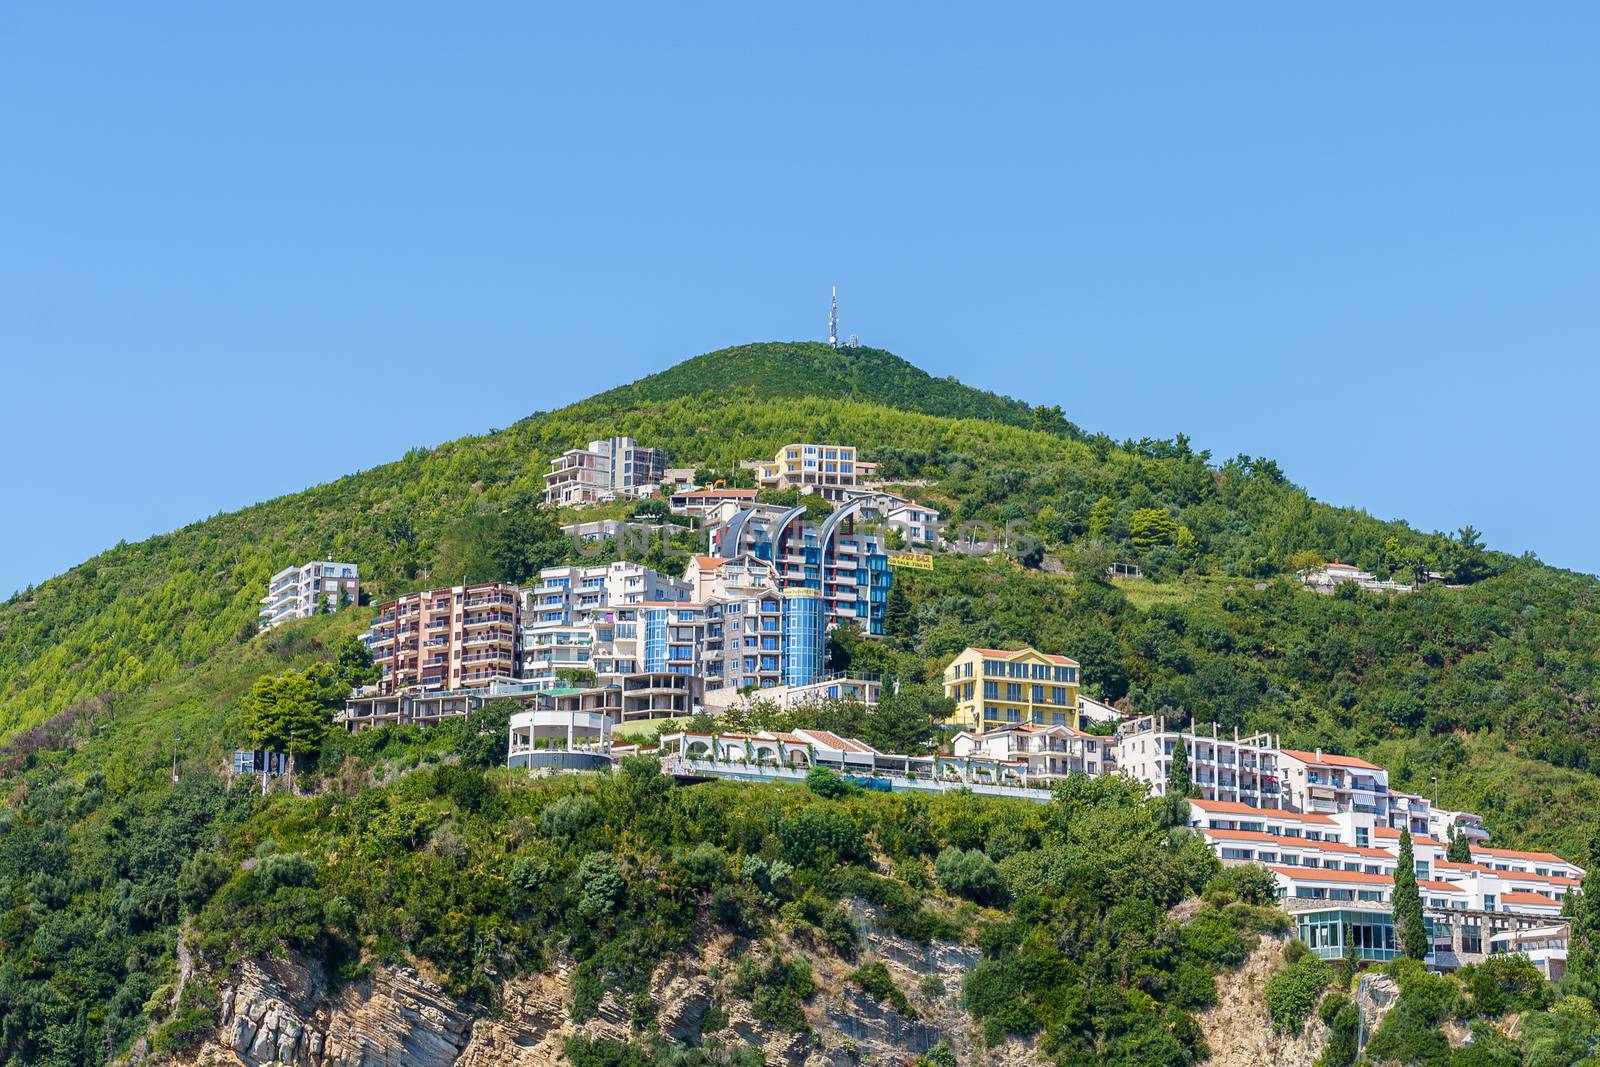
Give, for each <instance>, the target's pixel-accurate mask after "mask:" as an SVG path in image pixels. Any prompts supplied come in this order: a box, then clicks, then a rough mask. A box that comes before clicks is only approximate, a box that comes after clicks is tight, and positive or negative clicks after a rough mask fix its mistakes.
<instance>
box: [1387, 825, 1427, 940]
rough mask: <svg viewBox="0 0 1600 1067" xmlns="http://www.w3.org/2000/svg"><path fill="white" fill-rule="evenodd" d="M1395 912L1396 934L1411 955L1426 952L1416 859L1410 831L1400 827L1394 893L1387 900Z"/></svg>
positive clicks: (1425, 931) (1425, 927) (1424, 925)
mask: <svg viewBox="0 0 1600 1067" xmlns="http://www.w3.org/2000/svg"><path fill="white" fill-rule="evenodd" d="M1390 908H1391V910H1392V911H1393V913H1394V925H1395V937H1396V938H1397V939H1398V940H1399V942H1400V949H1401V951H1402V952H1404V953H1405V954H1406V956H1407V957H1408V958H1410V959H1414V960H1420V959H1423V958H1424V957H1426V956H1427V955H1428V929H1427V926H1426V924H1425V923H1424V922H1423V918H1422V893H1421V891H1420V890H1418V888H1417V860H1416V855H1415V853H1414V852H1413V850H1412V847H1411V831H1410V830H1401V831H1400V858H1399V859H1397V860H1396V861H1395V865H1394V894H1393V899H1392V900H1391V901H1390Z"/></svg>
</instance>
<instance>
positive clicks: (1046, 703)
mask: <svg viewBox="0 0 1600 1067" xmlns="http://www.w3.org/2000/svg"><path fill="white" fill-rule="evenodd" d="M944 695H945V696H947V697H949V698H950V699H951V700H953V701H955V704H956V710H955V714H954V715H952V716H951V717H950V718H949V720H947V721H948V722H950V723H952V724H954V725H958V726H961V727H963V728H965V729H969V730H993V729H997V728H999V727H1002V726H1007V725H1015V724H1017V723H1026V724H1029V725H1033V726H1070V727H1072V728H1073V729H1074V730H1076V729H1078V661H1077V660H1073V659H1068V658H1067V657H1066V656H1050V655H1046V654H1045V653H1043V652H1040V651H1038V650H1037V649H1032V648H1020V649H1017V650H1016V651H1013V652H1007V651H1005V650H1003V649H998V648H969V649H967V650H966V651H964V652H962V653H961V654H960V655H959V656H957V657H956V658H955V659H953V660H951V661H950V665H949V666H948V667H946V668H945V670H944Z"/></svg>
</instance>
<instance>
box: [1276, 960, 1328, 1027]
mask: <svg viewBox="0 0 1600 1067" xmlns="http://www.w3.org/2000/svg"><path fill="white" fill-rule="evenodd" d="M1330 977H1332V972H1331V971H1329V969H1328V965H1327V963H1326V962H1324V961H1323V960H1322V958H1321V957H1319V956H1314V955H1311V954H1310V953H1305V954H1303V955H1301V956H1300V957H1299V958H1298V959H1296V960H1295V961H1294V962H1293V963H1291V964H1289V965H1288V966H1287V967H1285V968H1284V969H1283V970H1281V971H1279V972H1278V973H1277V974H1275V975H1273V976H1272V977H1271V978H1270V979H1268V980H1267V987H1266V990H1265V996H1266V1002H1267V1016H1268V1018H1270V1019H1271V1020H1272V1028H1273V1029H1274V1030H1276V1031H1277V1032H1278V1033H1280V1034H1288V1035H1291V1036H1292V1035H1295V1034H1298V1033H1300V1031H1301V1030H1302V1029H1304V1028H1305V1024H1306V1019H1307V1018H1308V1017H1309V1016H1310V1015H1311V1011H1312V1009H1313V1008H1315V1007H1316V1006H1317V1001H1318V999H1319V998H1321V996H1322V991H1323V990H1324V989H1326V988H1327V986H1328V979H1329V978H1330Z"/></svg>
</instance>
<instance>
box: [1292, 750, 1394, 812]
mask: <svg viewBox="0 0 1600 1067" xmlns="http://www.w3.org/2000/svg"><path fill="white" fill-rule="evenodd" d="M1278 759H1279V764H1280V766H1281V767H1282V768H1283V774H1282V779H1283V785H1282V788H1283V791H1284V795H1285V796H1286V798H1287V800H1286V803H1287V805H1288V806H1289V807H1292V808H1295V809H1296V810H1299V811H1318V812H1340V811H1359V812H1366V813H1368V814H1371V815H1374V816H1376V817H1377V818H1378V820H1379V821H1380V822H1382V823H1384V824H1385V825H1387V824H1388V819H1389V772H1388V771H1386V770H1384V769H1383V768H1382V767H1379V766H1378V765H1377V764H1375V763H1368V762H1367V761H1366V760H1364V759H1357V758H1356V757H1355V756H1340V755H1336V754H1334V753H1331V752H1324V751H1322V749H1320V748H1319V749H1317V750H1316V751H1314V752H1306V751H1303V750H1300V749H1292V748H1286V749H1283V750H1281V751H1280V753H1279V757H1278Z"/></svg>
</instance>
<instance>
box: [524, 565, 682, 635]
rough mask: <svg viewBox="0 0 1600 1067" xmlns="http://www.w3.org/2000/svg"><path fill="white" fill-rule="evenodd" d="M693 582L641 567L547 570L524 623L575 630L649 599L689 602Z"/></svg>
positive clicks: (532, 591)
mask: <svg viewBox="0 0 1600 1067" xmlns="http://www.w3.org/2000/svg"><path fill="white" fill-rule="evenodd" d="M689 595H690V586H689V583H688V582H686V581H684V580H683V579H682V578H673V577H670V576H668V575H665V574H661V573H660V572H659V571H656V570H653V569H652V568H650V567H646V566H645V565H644V564H642V563H628V562H626V561H619V562H616V563H602V564H598V565H596V566H593V567H576V566H568V567H546V568H545V569H544V570H542V571H540V572H539V583H538V584H537V585H535V586H532V587H531V588H529V589H527V590H526V591H525V592H524V595H523V616H522V618H523V625H524V626H525V627H526V628H528V629H535V628H538V627H541V626H574V625H582V624H584V623H587V622H589V621H591V620H592V619H593V618H594V616H595V614H596V613H597V612H603V611H605V610H607V609H609V608H614V607H617V606H619V605H623V604H639V603H643V602H644V601H647V600H672V601H677V600H688V599H689Z"/></svg>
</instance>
